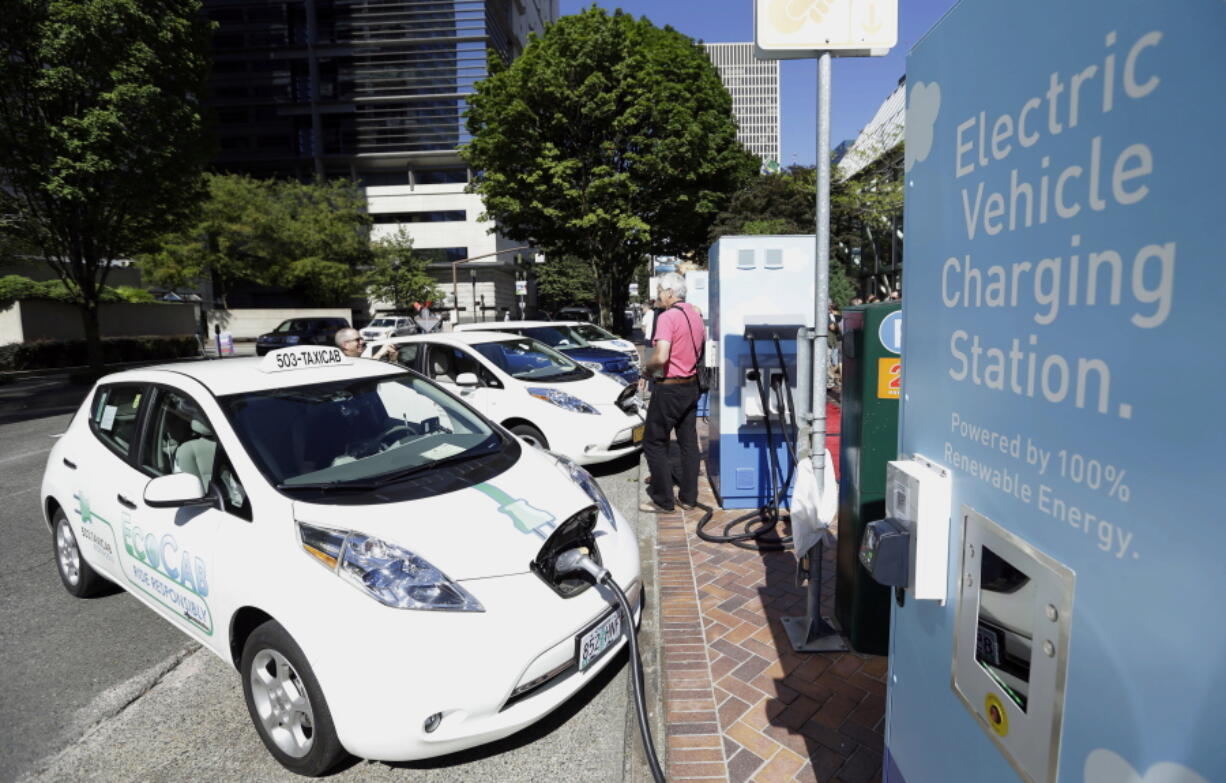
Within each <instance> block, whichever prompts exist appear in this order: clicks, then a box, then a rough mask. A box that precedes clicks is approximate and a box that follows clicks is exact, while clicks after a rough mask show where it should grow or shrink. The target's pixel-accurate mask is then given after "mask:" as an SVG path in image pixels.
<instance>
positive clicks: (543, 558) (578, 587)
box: [530, 505, 603, 598]
mask: <svg viewBox="0 0 1226 783" xmlns="http://www.w3.org/2000/svg"><path fill="white" fill-rule="evenodd" d="M595 527H596V506H594V505H593V506H588V507H587V508H585V509H583V510H582V511H580V512H579V513H578V514H575V515H574V516H573V517H571V518H570V519H568V520H566V521H565V522H563V523H562V524H561V525H559V526H558V529H557V530H555V531H553V535H551V536H550V537H549V538H548V539H546V541H545V544H544V546H542V547H541V551H539V552H537V553H536V558H535V559H533V561H532V563H531V564H530V568H531V569H532V573H534V574H536V575H537V576H538V577H540V579H541V581H542V582H544V583H545V584H547V585H549V587H550V588H552V589H553V591H554V592H555V593H557V594H558V595H560V596H562V597H563V598H574V597H575V596H577V595H579V594H580V593H582V592H583V591H584V590H586V589H588V588H589V587H591V586H592V585H594V584H595V581H594V580H593V579H592V577H591V576H589V575H588V574H587V572H586V571H573V572H571V573H569V574H559V573H558V572H557V571H555V570H554V567H555V561H557V559H558V555H560V554H562V553H563V552H565V551H566V550H568V549H574V548H576V547H582V548H585V549H587V554H588V556H589V557H591V558H592V560H595V561H596V563H597V565H603V563H601V562H600V550H599V549H597V548H596V536H594V535H593V534H592V531H593V530H594V529H595Z"/></svg>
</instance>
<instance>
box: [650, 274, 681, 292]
mask: <svg viewBox="0 0 1226 783" xmlns="http://www.w3.org/2000/svg"><path fill="white" fill-rule="evenodd" d="M656 288H657V289H658V290H660V291H672V292H673V296H675V297H677V298H678V299H684V298H685V278H684V277H682V276H681V275H679V274H677V273H676V272H669V273H668V274H666V275H664V276H663V277H661V278H660V282H659V283H657V284H656Z"/></svg>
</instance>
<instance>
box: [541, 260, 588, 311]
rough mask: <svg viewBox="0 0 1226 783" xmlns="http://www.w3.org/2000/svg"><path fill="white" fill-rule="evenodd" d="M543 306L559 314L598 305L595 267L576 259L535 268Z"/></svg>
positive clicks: (550, 262)
mask: <svg viewBox="0 0 1226 783" xmlns="http://www.w3.org/2000/svg"><path fill="white" fill-rule="evenodd" d="M532 272H533V274H534V275H535V276H536V293H537V296H538V297H539V299H540V306H541V308H542V309H544V310H547V311H556V310H558V309H559V308H561V307H566V306H567V305H586V304H590V303H592V302H595V301H596V265H595V264H593V263H591V262H590V261H584V260H583V259H580V258H576V257H574V256H561V257H553V258H548V259H546V261H545V263H543V264H537V265H535V266H534V267H533V268H532Z"/></svg>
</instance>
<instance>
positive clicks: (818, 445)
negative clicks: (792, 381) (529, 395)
mask: <svg viewBox="0 0 1226 783" xmlns="http://www.w3.org/2000/svg"><path fill="white" fill-rule="evenodd" d="M816 274H817V297H816V301H815V302H814V304H813V307H814V313H813V335H814V337H813V405H812V406H811V407H810V408H809V410H810V411H812V413H813V427H812V428H811V429H810V430H809V453H810V454H811V455H812V457H813V469H814V470H815V471H817V488H818V489H819V490H821V489H824V487H823V484H822V482H823V481H824V480H825V474H826V373H827V370H828V368H829V364H830V362H829V358H828V355H827V354H828V346H827V345H826V333H827V331H828V329H829V328H830V327H829V318H830V315H829V309H830V305H829V301H830V52H822V53H821V55H819V56H818V58H817V271H816Z"/></svg>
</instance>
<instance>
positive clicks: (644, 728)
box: [554, 548, 664, 783]
mask: <svg viewBox="0 0 1226 783" xmlns="http://www.w3.org/2000/svg"><path fill="white" fill-rule="evenodd" d="M554 570H555V571H556V573H557V574H558V575H561V574H569V573H572V572H575V571H585V572H587V573H588V574H589V575H590V576H591V577H592V578H593V579H595V580H596V581H597V582H598V583H600V584H602V585H604V586H605V587H607V588H609V589H610V590H611V591H612V592H613V595H614V596H615V597H616V598H617V603H618V604H619V605H620V606H621V610H622V616H624V617H625V618H626V638H627V639H628V640H629V642H630V657H631V658H633V659H634V660H632V661H631V662H630V681H631V682H632V683H634V709H635V711H636V712H637V713H638V717H639V736H640V737H642V739H643V750H644V751H646V753H647V763H648V765H649V766H650V767H651V777H652V779H653V780H654V781H655V783H664V770H663V769H661V768H660V759H659V757H658V756H657V755H656V747H655V744H654V743H652V741H651V726H650V725H649V724H648V722H647V699H646V697H645V696H644V695H643V690H644V686H643V660H642V658H640V657H639V643H638V639H637V638H636V634H635V632H634V612H633V611H631V609H630V602H629V601H627V600H626V594H625V593H623V592H622V589H621V588H620V587H618V585H617V581H616V580H614V579H613V575H612V574H610V573H609V569H607V568H604V567H602V566H600V565H598V564H597V563H596V561H594V560H592V558H590V557H588V553H587V550H586V548H578V549H568V550H566V551H565V552H563V553H562V554H560V555H558V559H557V560H555V561H554Z"/></svg>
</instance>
